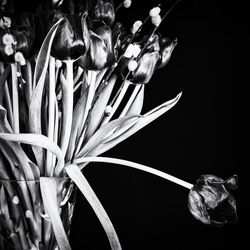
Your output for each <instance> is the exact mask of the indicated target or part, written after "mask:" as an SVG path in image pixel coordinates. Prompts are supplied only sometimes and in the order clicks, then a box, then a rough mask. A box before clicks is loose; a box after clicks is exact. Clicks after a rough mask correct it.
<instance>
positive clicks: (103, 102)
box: [86, 75, 117, 139]
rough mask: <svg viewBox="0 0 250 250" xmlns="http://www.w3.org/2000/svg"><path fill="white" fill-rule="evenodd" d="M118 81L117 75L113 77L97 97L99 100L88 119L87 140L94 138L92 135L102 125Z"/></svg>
mask: <svg viewBox="0 0 250 250" xmlns="http://www.w3.org/2000/svg"><path fill="white" fill-rule="evenodd" d="M116 79H117V75H113V76H112V77H111V78H110V80H109V82H108V83H107V85H106V86H105V87H104V88H103V89H102V90H101V91H100V94H99V95H98V96H97V100H96V101H95V104H94V106H93V108H92V109H91V111H90V114H89V118H88V128H87V132H86V138H87V139H88V138H90V137H91V136H92V134H93V133H94V132H95V131H96V128H97V127H98V126H99V125H100V122H101V119H102V118H103V115H104V110H105V108H106V106H107V103H108V101H109V98H110V95H111V92H112V90H113V88H114V85H115V82H116Z"/></svg>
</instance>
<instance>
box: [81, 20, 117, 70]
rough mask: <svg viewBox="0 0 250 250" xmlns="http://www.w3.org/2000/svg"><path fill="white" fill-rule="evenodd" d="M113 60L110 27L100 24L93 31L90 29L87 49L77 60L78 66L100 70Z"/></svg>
mask: <svg viewBox="0 0 250 250" xmlns="http://www.w3.org/2000/svg"><path fill="white" fill-rule="evenodd" d="M113 62H114V52H113V43H112V35H111V29H110V27H109V26H107V25H105V26H101V27H99V28H98V29H96V31H95V32H93V31H92V30H90V46H89V50H88V51H87V53H86V54H85V56H83V57H82V58H80V59H79V60H78V64H79V66H81V67H82V68H83V69H88V70H100V69H102V68H104V67H106V66H108V65H110V64H111V63H113Z"/></svg>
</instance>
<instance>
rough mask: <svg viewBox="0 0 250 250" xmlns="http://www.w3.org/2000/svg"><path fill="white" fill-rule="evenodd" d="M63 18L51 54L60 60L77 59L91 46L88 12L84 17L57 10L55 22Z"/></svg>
mask: <svg viewBox="0 0 250 250" xmlns="http://www.w3.org/2000/svg"><path fill="white" fill-rule="evenodd" d="M61 18H63V21H62V22H61V23H60V25H59V27H58V29H57V32H56V35H55V38H54V41H53V44H52V50H51V54H52V56H54V57H55V58H56V59H59V60H71V59H72V60H75V59H77V58H79V57H81V56H83V55H84V54H85V52H86V51H87V49H88V46H89V31H88V28H87V24H86V20H85V19H86V14H84V15H82V17H78V16H70V15H66V14H63V13H61V12H55V15H54V17H53V22H52V23H53V24H54V23H56V21H58V20H59V19H61Z"/></svg>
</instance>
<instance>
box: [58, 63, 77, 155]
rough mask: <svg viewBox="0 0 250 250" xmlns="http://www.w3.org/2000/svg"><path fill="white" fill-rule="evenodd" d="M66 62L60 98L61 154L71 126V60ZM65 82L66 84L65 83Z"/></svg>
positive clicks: (67, 140)
mask: <svg viewBox="0 0 250 250" xmlns="http://www.w3.org/2000/svg"><path fill="white" fill-rule="evenodd" d="M65 63H66V69H67V72H66V82H64V81H63V82H62V84H63V86H62V87H63V97H62V98H63V99H62V107H63V108H62V109H63V112H62V129H61V145H60V146H61V150H62V152H63V154H64V155H65V154H66V151H67V147H68V143H69V138H70V132H71V126H72V118H73V87H74V86H73V85H74V78H73V61H71V60H67V61H65ZM65 83H66V84H65Z"/></svg>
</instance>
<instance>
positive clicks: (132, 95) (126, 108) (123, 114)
mask: <svg viewBox="0 0 250 250" xmlns="http://www.w3.org/2000/svg"><path fill="white" fill-rule="evenodd" d="M141 87H142V86H141V85H136V86H135V88H134V90H133V93H132V94H131V96H130V98H129V100H128V102H127V104H126V106H125V107H124V109H123V110H122V112H121V114H120V116H119V117H123V116H125V115H126V113H127V112H128V110H129V108H130V106H131V105H132V103H133V101H134V100H135V98H136V96H137V94H138V92H139V90H140V89H141Z"/></svg>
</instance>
